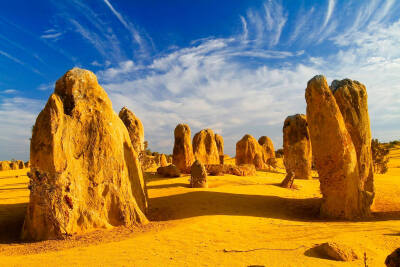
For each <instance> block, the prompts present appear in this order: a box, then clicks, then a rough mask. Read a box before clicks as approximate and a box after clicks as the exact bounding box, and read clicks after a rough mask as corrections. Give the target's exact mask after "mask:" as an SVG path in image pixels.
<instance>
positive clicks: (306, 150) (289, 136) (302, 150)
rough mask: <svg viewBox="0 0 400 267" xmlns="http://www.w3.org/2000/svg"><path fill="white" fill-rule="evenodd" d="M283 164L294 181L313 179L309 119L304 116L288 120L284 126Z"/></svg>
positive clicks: (297, 115)
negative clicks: (292, 175) (291, 174)
mask: <svg viewBox="0 0 400 267" xmlns="http://www.w3.org/2000/svg"><path fill="white" fill-rule="evenodd" d="M283 154H284V157H283V163H284V165H285V168H286V173H291V172H293V174H294V179H311V178H312V176H311V165H312V151H311V140H310V133H309V130H308V125H307V119H306V116H305V115H303V114H296V115H293V116H289V117H287V118H286V120H285V122H284V124H283Z"/></svg>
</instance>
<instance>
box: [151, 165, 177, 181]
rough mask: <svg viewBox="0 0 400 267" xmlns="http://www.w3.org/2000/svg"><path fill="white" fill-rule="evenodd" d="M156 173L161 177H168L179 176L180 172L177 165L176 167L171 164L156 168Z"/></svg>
mask: <svg viewBox="0 0 400 267" xmlns="http://www.w3.org/2000/svg"><path fill="white" fill-rule="evenodd" d="M157 173H158V174H159V175H161V176H163V177H170V178H172V177H179V176H181V172H180V171H179V169H178V167H176V166H175V165H173V164H170V165H168V166H165V167H159V168H157Z"/></svg>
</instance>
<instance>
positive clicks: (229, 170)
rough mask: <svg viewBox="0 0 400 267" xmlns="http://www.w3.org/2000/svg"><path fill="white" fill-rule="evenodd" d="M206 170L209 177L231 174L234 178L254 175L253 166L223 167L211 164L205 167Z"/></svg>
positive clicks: (254, 169)
mask: <svg viewBox="0 0 400 267" xmlns="http://www.w3.org/2000/svg"><path fill="white" fill-rule="evenodd" d="M206 170H207V172H208V174H209V175H211V176H222V175H224V174H232V175H236V176H252V175H256V168H255V167H254V165H253V164H242V165H230V164H227V165H223V164H211V165H206Z"/></svg>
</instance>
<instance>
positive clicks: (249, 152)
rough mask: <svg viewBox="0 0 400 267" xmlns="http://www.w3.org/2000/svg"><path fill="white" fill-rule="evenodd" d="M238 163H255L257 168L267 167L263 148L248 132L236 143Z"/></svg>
mask: <svg viewBox="0 0 400 267" xmlns="http://www.w3.org/2000/svg"><path fill="white" fill-rule="evenodd" d="M235 161H236V165H241V164H253V165H254V166H255V167H256V169H263V168H264V167H265V164H264V161H263V150H262V148H261V146H260V144H259V143H258V142H257V140H256V139H255V138H254V137H253V136H251V135H249V134H246V135H245V136H243V138H242V139H241V140H240V141H238V142H237V143H236V157H235Z"/></svg>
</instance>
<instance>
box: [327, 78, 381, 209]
mask: <svg viewBox="0 0 400 267" xmlns="http://www.w3.org/2000/svg"><path fill="white" fill-rule="evenodd" d="M330 88H331V90H332V92H333V95H334V96H335V99H336V103H337V105H338V106H339V109H340V112H341V113H342V116H343V119H344V123H345V125H346V128H347V131H348V132H349V134H350V136H351V140H352V141H353V144H354V147H355V149H356V153H357V163H358V171H359V174H360V182H361V190H363V191H365V192H368V194H369V195H370V196H371V202H372V201H373V197H374V195H375V193H374V192H375V190H374V171H373V162H372V150H371V141H372V137H371V126H370V121H369V114H368V95H367V89H366V88H365V86H364V85H363V84H362V83H360V82H358V81H352V80H350V79H344V80H341V81H337V80H335V81H333V82H332V84H331V87H330Z"/></svg>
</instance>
